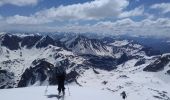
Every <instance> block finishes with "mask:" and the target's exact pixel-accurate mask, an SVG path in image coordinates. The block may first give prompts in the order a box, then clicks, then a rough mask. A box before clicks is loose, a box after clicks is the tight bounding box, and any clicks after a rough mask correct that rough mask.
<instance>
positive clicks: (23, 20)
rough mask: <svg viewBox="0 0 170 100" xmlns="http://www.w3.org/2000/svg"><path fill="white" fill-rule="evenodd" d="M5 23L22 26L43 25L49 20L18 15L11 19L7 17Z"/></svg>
mask: <svg viewBox="0 0 170 100" xmlns="http://www.w3.org/2000/svg"><path fill="white" fill-rule="evenodd" d="M6 22H7V23H8V24H23V25H34V24H44V23H49V22H51V20H49V19H47V18H44V17H43V16H42V17H40V16H37V17H35V16H29V17H27V16H20V15H15V16H12V17H8V18H7V19H6Z"/></svg>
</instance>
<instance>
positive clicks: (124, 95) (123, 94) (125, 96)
mask: <svg viewBox="0 0 170 100" xmlns="http://www.w3.org/2000/svg"><path fill="white" fill-rule="evenodd" d="M120 95H121V96H122V98H123V99H124V100H125V99H126V98H127V95H126V92H125V91H123V92H122V93H121V94H120Z"/></svg>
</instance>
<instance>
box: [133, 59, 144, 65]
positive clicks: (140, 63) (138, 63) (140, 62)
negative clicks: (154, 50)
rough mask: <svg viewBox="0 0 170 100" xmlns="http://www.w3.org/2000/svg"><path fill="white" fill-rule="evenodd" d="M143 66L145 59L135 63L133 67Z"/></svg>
mask: <svg viewBox="0 0 170 100" xmlns="http://www.w3.org/2000/svg"><path fill="white" fill-rule="evenodd" d="M143 64H145V59H140V60H139V61H137V62H136V64H135V65H134V66H140V65H143Z"/></svg>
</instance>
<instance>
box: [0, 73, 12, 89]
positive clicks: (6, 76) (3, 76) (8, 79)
mask: <svg viewBox="0 0 170 100" xmlns="http://www.w3.org/2000/svg"><path fill="white" fill-rule="evenodd" d="M13 79H14V74H13V73H11V72H8V71H7V70H0V89H4V88H12V87H14V84H15V82H14V80H13Z"/></svg>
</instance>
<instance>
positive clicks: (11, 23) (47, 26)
mask: <svg viewBox="0 0 170 100" xmlns="http://www.w3.org/2000/svg"><path fill="white" fill-rule="evenodd" d="M0 23H1V24H0V31H2V32H3V31H18V32H20V31H22V32H77V33H79V32H83V33H84V32H91V33H101V34H116V35H119V34H132V35H146V36H152V35H153V36H158V37H163V36H164V37H167V36H168V37H170V33H169V32H170V0H0Z"/></svg>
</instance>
